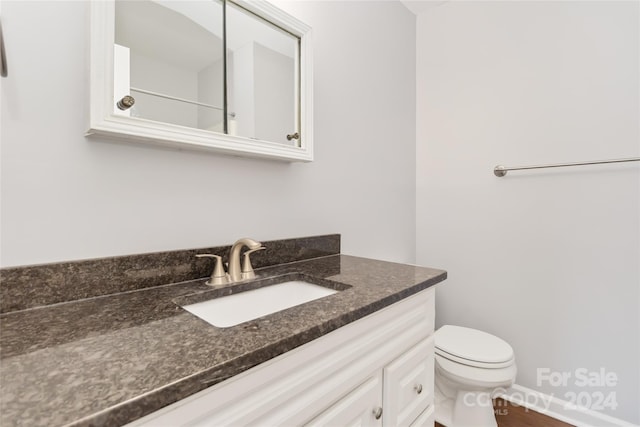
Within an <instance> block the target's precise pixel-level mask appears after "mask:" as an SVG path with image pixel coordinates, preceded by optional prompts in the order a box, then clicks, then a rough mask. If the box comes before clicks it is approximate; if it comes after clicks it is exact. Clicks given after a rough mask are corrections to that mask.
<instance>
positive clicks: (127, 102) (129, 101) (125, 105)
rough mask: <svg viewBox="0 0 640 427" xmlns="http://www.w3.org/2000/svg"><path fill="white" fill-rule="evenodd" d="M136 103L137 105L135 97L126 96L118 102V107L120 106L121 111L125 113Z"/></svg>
mask: <svg viewBox="0 0 640 427" xmlns="http://www.w3.org/2000/svg"><path fill="white" fill-rule="evenodd" d="M135 103H136V100H135V99H134V98H133V96H130V95H125V96H123V97H122V99H121V100H120V101H118V102H116V105H117V106H118V108H119V109H121V110H122V111H124V110H128V109H129V108H131V107H133V104H135Z"/></svg>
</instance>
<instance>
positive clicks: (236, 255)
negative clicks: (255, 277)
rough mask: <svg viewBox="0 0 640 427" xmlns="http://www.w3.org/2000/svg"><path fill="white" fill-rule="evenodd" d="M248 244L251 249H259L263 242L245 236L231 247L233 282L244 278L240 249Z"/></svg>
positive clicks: (230, 267)
mask: <svg viewBox="0 0 640 427" xmlns="http://www.w3.org/2000/svg"><path fill="white" fill-rule="evenodd" d="M244 246H246V247H248V248H249V249H258V248H260V247H262V243H260V242H257V241H255V240H253V239H249V238H248V237H245V238H243V239H239V240H238V241H236V242H235V243H234V244H233V246H232V247H231V252H230V253H229V276H230V278H231V281H232V282H239V281H240V280H242V270H241V268H240V251H241V250H242V248H243V247H244Z"/></svg>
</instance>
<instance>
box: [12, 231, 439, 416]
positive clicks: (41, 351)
mask: <svg viewBox="0 0 640 427" xmlns="http://www.w3.org/2000/svg"><path fill="white" fill-rule="evenodd" d="M336 239H337V245H336ZM327 241H329V243H327ZM263 243H264V245H265V246H266V247H267V250H265V251H261V253H260V254H255V255H256V257H255V261H254V266H255V267H256V269H255V271H256V275H257V278H256V280H254V281H247V282H243V283H241V284H236V285H231V286H229V287H227V288H224V289H219V290H215V291H212V290H211V288H210V287H208V286H206V285H205V284H204V282H205V281H206V277H207V275H208V274H209V273H210V267H211V263H210V262H207V261H206V260H202V259H198V258H196V257H195V253H203V252H208V253H218V254H223V253H225V252H228V248H227V247H220V248H207V249H205V250H201V251H195V250H194V251H176V252H173V253H162V254H147V255H136V256H133V257H118V258H112V259H107V260H91V261H79V262H75V263H64V264H51V265H47V266H33V267H18V268H9V269H3V270H2V271H1V273H2V279H3V280H2V286H1V287H0V289H1V290H2V295H1V296H2V302H3V309H4V313H3V314H2V315H0V322H1V324H0V327H1V328H2V336H1V337H0V344H1V346H2V347H1V348H2V353H1V355H2V361H1V364H0V375H1V377H0V380H1V381H2V384H3V387H2V389H1V390H0V404H1V406H0V409H1V411H0V424H2V425H7V426H11V425H47V426H53V425H74V426H89V425H92V426H99V425H110V426H111V425H126V424H130V425H132V426H143V425H146V426H155V425H172V426H173V425H192V426H196V425H346V424H351V423H356V421H357V424H359V425H376V426H384V425H387V426H400V425H406V426H422V425H432V424H433V330H434V289H433V287H432V286H433V285H434V284H436V283H438V282H440V281H442V280H444V279H445V278H446V272H444V271H442V270H435V269H430V268H423V267H416V266H411V265H404V264H397V263H389V262H382V261H376V260H370V259H364V258H358V257H352V256H346V255H340V254H339V236H321V237H317V238H307V239H291V240H287V241H273V242H263ZM258 255H259V256H258ZM87 263H89V264H90V265H88V264H87ZM158 264H162V265H164V268H163V269H159V268H158ZM187 265H190V268H191V271H187V270H189V269H188V268H187V267H186V266H187ZM84 268H87V270H86V271H85V270H83V269H84ZM101 268H103V269H102V270H101ZM89 270H91V271H93V272H94V275H91V274H90V273H88V271H89ZM153 271H156V272H157V275H158V277H161V279H160V280H159V281H158V282H156V283H155V284H154V280H153V279H152V272H153ZM98 273H102V274H104V276H103V280H102V283H103V286H102V287H100V286H99V285H96V283H100V280H99V279H97V278H95V274H98ZM292 274H293V275H302V276H304V277H307V278H312V279H314V280H318V281H320V282H321V281H323V280H327V281H330V282H335V283H340V284H341V287H340V289H339V290H338V292H336V293H334V294H332V295H329V296H326V297H323V298H320V299H316V300H314V301H311V302H308V303H305V304H302V305H298V306H294V307H291V308H288V309H286V310H282V311H279V312H276V313H273V314H269V315H267V316H263V317H260V318H257V319H255V320H251V321H247V322H244V323H240V324H238V325H235V326H231V327H226V328H219V327H214V326H212V325H210V324H209V323H207V322H205V321H203V320H201V319H200V318H198V317H196V316H194V315H193V314H191V313H190V312H188V311H186V310H184V309H183V308H182V307H181V305H182V304H183V303H184V301H185V300H188V299H189V298H194V295H196V296H198V298H202V295H209V294H211V293H212V292H213V293H216V292H217V293H218V294H216V295H217V297H219V296H221V295H224V294H230V293H234V292H239V291H242V290H247V289H249V288H251V287H252V286H254V285H255V283H262V282H260V281H261V280H262V281H264V280H271V279H273V278H277V277H282V276H291V275H292ZM167 275H168V276H172V275H173V276H174V278H173V279H171V281H167V280H168V277H166V276H167ZM190 275H197V276H198V278H197V279H191V280H184V279H188V277H189V276H190ZM47 277H49V279H46V278H47ZM70 277H71V278H70ZM80 279H82V280H80ZM180 279H182V280H180ZM43 280H44V285H43V282H42V281H43ZM47 280H48V281H47ZM74 280H75V284H76V285H77V286H75V287H74V286H73V284H74ZM36 281H39V283H40V285H41V286H39V287H38V286H37V285H36V284H35V282H36ZM92 281H94V282H92ZM63 282H64V283H63ZM162 282H163V283H162ZM265 283H266V282H265ZM88 285H93V286H92V287H90V286H88ZM69 286H71V287H72V288H73V290H72V291H71V293H75V294H74V295H73V298H75V299H73V300H68V301H56V303H53V301H55V299H56V298H62V297H61V296H60V289H62V288H65V287H69ZM234 287H235V289H233V288H234ZM38 288H39V289H41V290H42V291H43V292H44V293H45V294H46V293H47V292H48V296H47V297H46V298H45V299H47V300H48V301H47V302H49V304H48V305H40V306H38V307H35V306H33V304H34V303H33V302H31V301H32V300H33V299H36V300H37V298H35V295H36V293H37V289H38ZM93 288H99V289H98V290H94V292H101V293H102V294H101V295H86V294H87V293H88V292H91V291H90V289H93ZM115 288H120V289H119V290H118V291H116V292H114V290H115ZM127 288H129V289H127ZM78 294H81V295H84V296H83V297H81V298H80V297H79V295H78ZM31 297H33V298H31ZM40 298H43V297H42V296H41V297H40ZM39 304H42V302H40V303H39ZM30 305H31V306H30Z"/></svg>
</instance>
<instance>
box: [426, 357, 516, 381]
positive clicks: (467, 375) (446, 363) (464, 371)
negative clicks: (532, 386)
mask: <svg viewBox="0 0 640 427" xmlns="http://www.w3.org/2000/svg"><path fill="white" fill-rule="evenodd" d="M435 360H436V375H438V373H437V371H438V370H440V371H442V374H441V375H444V376H445V377H447V378H451V379H454V380H455V381H457V382H458V383H459V384H464V385H465V387H469V386H473V387H479V388H492V387H508V386H510V385H511V384H513V380H514V379H515V377H516V373H517V372H518V368H517V367H516V364H515V360H512V361H511V362H510V364H509V365H508V366H505V367H502V368H493V369H483V368H480V367H475V366H469V365H464V364H462V363H458V362H454V361H451V360H449V359H447V358H446V357H442V356H440V355H438V354H436V355H435Z"/></svg>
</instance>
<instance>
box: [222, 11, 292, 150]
mask: <svg viewBox="0 0 640 427" xmlns="http://www.w3.org/2000/svg"><path fill="white" fill-rule="evenodd" d="M226 7H227V10H226V23H227V40H226V42H227V64H228V65H227V90H228V92H227V93H228V95H229V102H228V107H229V111H230V116H231V119H230V120H231V121H230V126H229V130H230V132H236V134H237V135H241V136H246V137H249V138H254V139H260V140H264V141H273V142H277V143H281V144H287V145H294V146H297V144H298V140H299V134H300V129H299V118H300V114H299V84H300V78H299V76H300V63H299V60H298V58H299V56H300V53H299V52H300V39H299V38H298V37H296V36H294V35H292V34H290V33H288V32H287V31H284V30H282V29H281V28H279V27H277V26H275V25H273V24H271V23H270V22H268V21H267V20H265V19H262V18H260V17H259V16H256V15H255V14H253V13H251V12H249V11H247V10H246V9H244V8H241V7H239V6H238V5H235V4H233V3H230V2H228V3H227V6H226Z"/></svg>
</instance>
